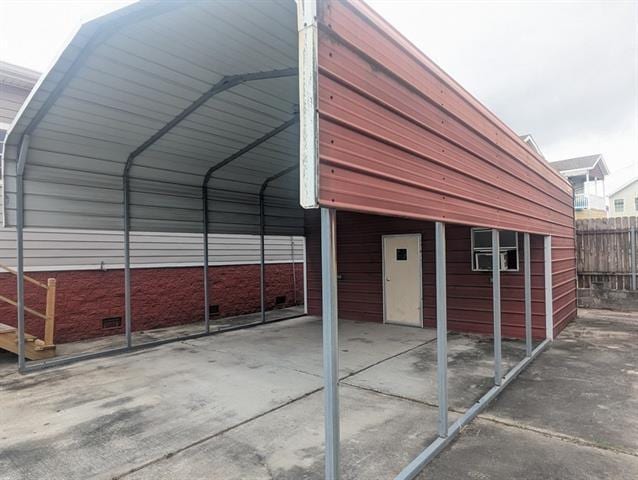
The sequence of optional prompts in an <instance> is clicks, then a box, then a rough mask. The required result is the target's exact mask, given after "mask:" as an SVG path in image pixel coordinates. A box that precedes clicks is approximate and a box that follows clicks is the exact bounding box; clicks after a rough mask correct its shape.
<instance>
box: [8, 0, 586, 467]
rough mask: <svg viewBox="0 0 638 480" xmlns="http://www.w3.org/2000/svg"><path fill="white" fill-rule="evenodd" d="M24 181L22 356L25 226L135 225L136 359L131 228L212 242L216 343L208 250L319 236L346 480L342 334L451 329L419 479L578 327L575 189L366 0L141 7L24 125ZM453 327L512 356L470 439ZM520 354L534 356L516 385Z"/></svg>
mask: <svg viewBox="0 0 638 480" xmlns="http://www.w3.org/2000/svg"><path fill="white" fill-rule="evenodd" d="M96 72H97V73H96ZM53 123H55V127H52V125H53ZM293 173H294V174H293ZM3 180H4V182H3V183H4V189H5V197H6V198H7V202H5V216H4V218H5V223H7V224H9V225H15V226H16V229H17V234H18V242H17V243H18V255H17V257H18V271H19V272H20V273H19V281H18V304H19V308H18V312H19V315H18V326H19V329H18V330H19V332H20V335H21V338H22V339H23V338H24V297H23V295H24V290H23V279H22V275H23V266H24V265H23V263H24V249H23V242H22V231H23V229H24V228H25V227H26V228H28V227H58V228H89V227H90V228H93V229H109V228H111V229H114V228H121V227H123V230H124V243H125V255H124V256H125V262H124V264H125V276H124V300H125V301H124V304H125V305H124V312H125V314H124V317H125V329H126V333H127V342H128V343H127V347H126V348H124V349H122V350H123V351H126V349H130V348H131V346H132V344H131V340H130V330H131V328H130V326H131V315H132V313H131V275H130V273H131V272H130V254H129V248H128V246H129V235H130V231H131V230H133V231H177V232H191V233H197V232H203V233H204V234H205V235H204V237H203V238H204V245H205V247H204V261H203V267H204V278H203V280H204V305H203V309H204V314H205V318H206V325H207V327H208V306H209V304H210V298H209V296H210V294H211V291H210V288H209V287H210V278H209V277H210V275H209V273H210V272H208V264H209V262H208V256H207V252H208V246H207V243H206V242H207V240H206V239H207V238H208V236H207V235H206V234H207V233H209V232H211V233H234V234H236V233H259V234H261V235H264V233H266V234H271V235H298V234H301V233H304V232H305V234H306V236H307V255H306V258H307V261H308V277H307V284H308V303H309V307H310V313H316V314H319V313H321V315H322V317H323V355H324V385H325V393H324V398H325V405H326V414H325V429H326V443H325V445H326V447H325V448H326V478H327V479H330V480H333V479H337V478H338V477H339V400H338V398H339V397H338V387H339V370H338V352H339V349H338V318H339V316H341V317H342V318H350V319H360V320H369V321H377V322H378V321H386V322H395V323H403V324H406V325H413V326H418V327H419V326H422V325H430V326H432V325H434V324H436V327H437V372H438V385H439V429H438V432H439V438H438V439H437V440H435V441H434V442H433V443H432V444H431V445H430V446H429V447H428V448H427V449H426V450H424V451H423V453H422V454H421V455H419V457H418V458H416V459H415V460H414V461H413V462H412V463H411V464H410V465H408V466H407V467H406V468H405V469H404V471H403V472H402V473H401V474H400V475H399V476H398V477H397V479H401V480H404V479H411V478H414V477H415V476H416V475H417V472H418V471H419V469H420V468H422V467H423V465H424V464H425V463H427V461H429V460H430V459H431V458H432V457H433V456H434V455H436V453H438V452H439V451H440V450H441V449H442V448H443V447H444V446H445V445H447V443H448V442H449V441H450V440H451V439H452V438H454V436H455V435H456V434H458V432H459V431H460V429H461V428H462V427H463V426H464V425H466V424H467V423H468V422H469V421H471V420H472V419H473V418H474V417H475V416H476V415H477V414H478V413H479V412H480V411H481V409H483V408H484V407H485V405H487V404H488V403H489V402H490V401H491V400H492V399H493V398H495V396H496V395H498V393H499V392H500V391H502V389H503V388H504V387H505V386H507V384H508V383H509V382H510V381H512V379H513V378H515V377H516V375H517V374H518V373H519V372H520V371H521V370H522V369H524V368H525V367H526V366H527V365H528V364H529V362H530V361H531V360H532V359H533V358H535V357H536V356H537V355H538V354H539V353H540V352H541V351H542V350H543V348H545V347H546V346H547V345H549V343H551V340H552V339H553V337H554V335H555V334H556V333H557V332H558V331H560V329H561V328H563V327H564V326H565V324H566V323H567V322H569V320H571V319H572V318H574V316H575V314H576V264H575V248H574V247H575V243H574V211H573V203H572V198H573V193H572V187H571V185H570V184H569V183H568V182H567V181H566V180H565V179H564V178H562V177H561V176H560V175H559V174H558V173H557V172H556V171H555V170H554V169H552V168H551V167H550V166H549V165H548V163H547V162H546V161H545V160H544V159H543V158H541V157H540V156H539V155H538V154H537V153H536V152H535V151H533V150H531V149H530V148H529V147H528V146H527V145H526V144H525V143H524V142H523V141H522V140H521V139H520V138H519V137H518V136H517V135H516V134H515V133H514V132H513V131H512V130H510V129H509V128H508V127H507V126H506V125H504V124H503V122H501V121H500V120H499V119H498V118H497V117H496V116H495V115H494V114H492V113H491V112H490V111H489V110H488V109H487V108H485V107H484V106H483V105H481V104H480V103H479V102H478V101H477V100H476V99H474V98H473V97H472V96H471V95H470V94H469V93H468V92H467V91H465V90H464V89H463V88H462V87H461V86H460V85H459V84H457V83H456V82H455V81H454V80H453V79H452V78H450V77H449V76H448V75H447V74H446V73H445V72H443V71H442V70H441V69H440V68H439V67H438V66H436V65H435V64H434V63H433V62H432V61H431V60H430V59H429V58H427V57H426V56H425V55H424V54H423V53H421V52H420V51H419V50H418V49H417V48H416V47H414V46H413V45H412V44H411V43H410V42H408V41H407V40H406V39H405V38H404V37H402V36H401V35H400V34H399V33H398V32H397V31H396V30H395V29H393V28H392V27H391V26H390V25H389V24H388V23H387V22H386V21H385V20H383V19H382V18H381V17H380V16H379V15H377V14H376V13H375V12H374V11H373V10H371V9H370V8H369V7H368V6H367V5H366V4H364V3H363V2H361V1H358V0H350V1H345V0H344V1H337V0H322V1H318V2H315V1H313V0H298V1H297V2H294V3H293V2H292V1H274V0H273V1H272V2H264V1H254V2H251V1H247V2H218V3H217V2H201V3H200V2H193V3H189V2H177V3H175V4H173V3H171V2H141V3H139V4H135V5H132V6H130V7H127V8H125V9H122V10H121V11H119V12H116V13H115V14H113V15H109V16H106V17H103V18H101V19H97V20H95V21H93V22H89V23H88V24H86V25H85V26H83V27H82V29H80V31H79V32H78V34H77V35H76V36H75V37H74V38H73V40H72V41H71V44H70V45H69V47H68V48H67V49H66V50H65V52H63V54H62V55H61V57H60V59H59V60H58V62H57V63H56V64H55V65H54V67H53V68H52V70H51V71H50V72H49V73H48V74H47V75H45V76H44V78H43V79H42V81H41V82H40V84H39V86H38V88H37V89H36V90H35V92H34V94H32V96H31V97H30V99H29V101H28V102H27V104H26V106H25V108H24V109H23V111H22V114H21V116H20V117H19V118H18V120H17V121H16V123H15V124H14V125H13V128H12V130H11V132H10V133H9V135H8V138H7V149H6V152H5V165H4V170H3ZM266 187H268V188H267V189H266ZM300 207H301V208H300ZM304 209H305V211H304ZM319 210H320V213H319ZM263 283H264V282H263V280H262V281H261V287H262V291H263ZM448 327H449V328H451V329H455V330H459V331H469V332H480V333H491V334H492V336H493V342H494V387H493V388H492V389H491V390H490V391H489V392H488V393H486V394H485V395H484V396H483V397H482V398H481V400H479V402H477V404H475V405H474V406H473V407H471V408H470V409H469V410H468V411H467V412H466V413H465V414H464V415H462V416H461V417H459V418H458V419H457V420H456V421H454V422H453V423H450V422H448V416H447V414H448V409H447V330H448ZM208 333H210V332H208V330H206V333H204V334H208ZM532 334H533V336H535V337H536V338H537V339H541V340H542V341H541V342H540V344H538V345H537V346H536V347H535V348H534V346H533V344H532ZM503 335H506V336H514V337H521V338H523V337H524V338H525V344H526V356H525V359H523V360H521V362H520V363H519V364H517V365H516V366H515V367H514V368H513V369H511V370H510V371H509V372H503V370H502V362H501V337H502V336H503ZM20 359H21V363H20V366H21V369H22V370H23V371H24V370H25V368H26V367H25V363H24V355H21V357H20Z"/></svg>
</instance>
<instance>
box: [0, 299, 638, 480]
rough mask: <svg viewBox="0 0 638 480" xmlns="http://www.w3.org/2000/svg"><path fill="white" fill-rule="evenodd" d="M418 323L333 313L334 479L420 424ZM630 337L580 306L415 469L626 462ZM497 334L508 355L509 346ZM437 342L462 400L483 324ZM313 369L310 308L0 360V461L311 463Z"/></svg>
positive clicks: (608, 474)
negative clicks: (192, 332)
mask: <svg viewBox="0 0 638 480" xmlns="http://www.w3.org/2000/svg"><path fill="white" fill-rule="evenodd" d="M434 337H435V335H434V331H432V330H429V329H425V330H421V329H414V328H408V327H398V326H389V325H379V324H373V323H362V322H348V321H343V322H341V325H340V362H341V363H340V375H341V377H342V386H341V389H340V400H341V414H342V415H341V428H342V472H343V478H344V479H353V480H354V479H357V480H361V479H363V480H367V479H370V480H377V479H386V478H390V479H391V478H393V477H394V476H395V475H396V474H397V473H398V472H399V471H400V470H401V469H402V468H403V467H404V466H405V465H406V464H407V463H408V462H409V461H410V460H412V459H413V458H414V457H415V456H416V455H417V454H418V453H419V452H420V451H421V450H422V449H423V448H424V447H425V446H426V445H427V444H428V443H429V442H430V441H431V440H433V439H434V436H435V433H436V416H437V409H436V384H435V380H434V379H435V377H434V375H435V372H436V370H435V366H436V362H435V350H436V343H435V342H434V341H433V340H434ZM637 340H638V324H637V321H636V319H635V318H634V317H632V316H614V315H612V314H601V313H600V312H595V313H593V312H582V314H581V317H580V318H579V319H578V320H577V321H576V322H575V323H574V324H573V325H571V326H570V327H568V329H567V330H566V331H565V332H564V333H563V334H561V336H560V337H559V338H558V339H557V340H556V342H555V343H554V345H553V347H552V348H550V349H548V350H547V351H546V352H544V353H543V354H542V355H541V356H540V358H539V359H537V360H536V361H535V362H534V363H533V364H532V365H531V366H530V367H529V368H528V369H527V370H526V371H525V372H523V373H522V375H521V376H520V377H519V379H517V380H515V381H514V382H513V383H512V384H511V385H510V386H509V387H508V389H507V390H506V391H505V392H504V394H503V395H502V396H501V397H499V399H497V401H496V402H495V403H494V404H493V405H492V406H491V407H490V408H489V409H488V410H487V411H486V412H484V414H482V415H481V418H480V419H479V420H477V421H475V422H474V423H473V424H471V425H470V426H469V427H467V428H466V429H465V430H464V431H463V432H462V434H461V435H460V437H459V438H458V439H457V440H456V441H455V442H453V444H452V445H451V447H450V448H449V449H447V450H446V451H444V452H443V454H442V455H441V456H440V457H439V458H437V459H436V460H435V461H434V462H433V463H431V464H430V465H429V466H427V467H426V469H425V471H424V472H423V474H422V475H421V476H420V477H419V478H420V479H427V478H437V479H439V478H440V479H447V478H449V479H457V478H470V479H508V480H509V479H512V478H517V479H530V480H531V479H539V480H540V479H553V478H555V479H567V480H571V479H573V480H577V479H578V480H581V479H598V478H600V479H603V478H605V479H606V478H614V479H625V478H627V479H630V478H632V479H633V478H638V452H637V450H638V448H637V445H636V442H637V438H636V437H637V436H638V435H637V433H636V432H637V431H638V430H637V429H636V428H635V427H636V425H637V424H636V421H637V418H638V408H636V398H637V397H638V396H637V391H636V389H637V388H638V381H637V380H638V377H637V375H635V374H634V373H632V372H636V371H638V367H637V366H636V349H635V345H636V343H637ZM503 347H504V349H503V352H504V360H505V363H506V365H508V366H512V365H513V364H514V363H515V362H516V361H518V360H519V359H520V358H521V356H522V355H523V350H522V345H521V343H520V342H510V341H507V342H504V345H503ZM449 349H450V362H449V363H450V375H449V380H450V399H451V407H453V408H454V409H455V410H457V411H459V412H461V411H464V410H465V409H466V408H467V407H468V406H469V405H470V404H471V403H472V402H473V401H475V400H476V398H478V397H479V396H480V395H482V394H483V393H484V392H485V391H487V389H489V387H490V386H491V372H492V353H491V342H490V341H489V340H487V339H485V338H481V337H477V336H470V335H458V334H450V336H449ZM321 375H322V369H321V325H320V322H319V320H318V319H316V318H311V317H304V318H299V319H295V320H289V321H286V322H283V323H277V324H270V325H265V326H260V327H257V328H254V329H250V330H243V331H237V332H232V333H226V334H223V335H219V336H214V337H206V338H200V339H196V340H189V341H185V342H178V343H174V344H168V345H164V346H161V347H158V348H154V349H151V350H146V351H140V352H136V353H135V354H130V355H122V356H118V357H110V358H105V359H97V360H92V361H88V362H85V363H82V364H76V365H72V366H67V367H64V368H60V369H57V370H48V371H43V372H40V373H36V374H31V375H27V376H19V375H17V374H11V375H8V376H6V377H3V378H0V406H1V407H2V408H0V425H1V428H0V478H2V479H3V480H4V479H6V480H18V479H20V480H21V479H28V478H34V477H36V476H39V477H41V478H48V479H53V480H56V479H60V480H73V479H87V478H98V479H113V478H122V479H127V480H131V479H132V480H145V479H149V480H150V479H173V478H207V479H220V480H221V479H223V480H233V479H242V480H243V479H247V480H250V479H278V480H288V479H291V480H292V479H295V480H297V479H313V480H314V479H320V478H323V403H322V402H323V394H322V390H321V385H322V379H321ZM605 407H606V408H605ZM457 416H458V413H455V412H451V413H450V421H453V420H454V418H456V417H457Z"/></svg>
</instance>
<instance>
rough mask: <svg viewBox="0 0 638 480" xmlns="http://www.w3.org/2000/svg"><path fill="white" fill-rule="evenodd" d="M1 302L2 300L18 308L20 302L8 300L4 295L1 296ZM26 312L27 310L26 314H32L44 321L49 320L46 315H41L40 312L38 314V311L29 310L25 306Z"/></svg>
mask: <svg viewBox="0 0 638 480" xmlns="http://www.w3.org/2000/svg"><path fill="white" fill-rule="evenodd" d="M0 300H2V301H3V302H7V303H10V304H11V305H13V306H15V307H17V306H18V302H16V301H15V300H11V299H10V298H7V297H5V296H3V295H0ZM24 310H25V312H29V313H30V314H32V315H35V316H36V317H40V318H42V319H43V320H46V319H47V316H46V315H45V314H44V313H40V312H38V311H36V310H33V309H32V308H29V307H26V306H25V307H24Z"/></svg>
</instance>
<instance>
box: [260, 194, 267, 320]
mask: <svg viewBox="0 0 638 480" xmlns="http://www.w3.org/2000/svg"><path fill="white" fill-rule="evenodd" d="M267 185H268V184H267V183H264V185H263V186H262V188H261V190H260V192H259V303H260V308H261V323H266V246H265V244H264V233H265V231H266V214H265V211H264V208H265V207H264V190H265V188H266V186H267Z"/></svg>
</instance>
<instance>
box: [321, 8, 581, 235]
mask: <svg viewBox="0 0 638 480" xmlns="http://www.w3.org/2000/svg"><path fill="white" fill-rule="evenodd" d="M319 26H320V33H319V115H320V121H319V125H320V131H319V141H320V147H319V155H320V182H319V184H320V192H319V197H320V198H319V201H320V204H321V205H323V206H333V207H335V208H342V209H348V210H357V211H362V212H368V213H378V214H385V215H399V216H404V217H411V218H418V219H427V220H444V221H446V222H448V223H459V224H465V225H485V226H490V227H497V228H507V229H512V230H518V231H530V232H534V233H544V234H550V233H551V234H558V235H564V236H573V228H574V226H573V206H572V193H571V187H570V186H569V184H568V182H566V181H565V180H564V179H563V178H561V177H560V176H559V175H558V173H557V172H555V171H554V170H553V169H551V167H549V165H547V164H546V162H545V161H544V160H542V159H540V158H538V157H537V156H535V154H534V153H532V152H531V151H530V150H529V149H528V148H527V146H526V145H525V144H524V143H523V142H522V141H520V139H519V138H518V137H517V136H516V135H514V133H513V132H511V131H510V130H509V129H507V128H506V127H505V126H504V125H502V123H501V122H499V121H498V120H497V119H496V117H494V116H493V115H492V114H490V113H489V112H487V110H486V109H485V108H484V107H481V106H480V105H478V102H476V101H475V100H474V99H472V97H471V96H469V95H468V94H467V92H465V91H463V90H462V89H461V88H460V87H459V86H458V85H457V84H456V83H454V82H453V81H452V80H451V79H450V78H449V77H448V76H447V75H445V74H444V73H443V72H442V71H440V69H438V68H437V67H435V66H434V64H432V62H431V61H429V59H427V57H425V56H424V55H422V54H420V53H418V52H417V51H416V49H414V47H412V46H411V45H409V43H407V42H406V41H405V39H403V38H401V37H400V36H398V34H397V33H396V32H394V31H393V30H392V29H391V28H390V27H389V26H388V25H387V24H385V22H383V21H382V20H381V19H380V18H378V17H377V16H375V15H374V14H373V13H372V12H371V11H370V10H369V9H368V8H367V7H366V6H364V5H361V4H359V3H358V2H341V1H329V0H327V1H324V2H322V3H321V7H320V12H319Z"/></svg>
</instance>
